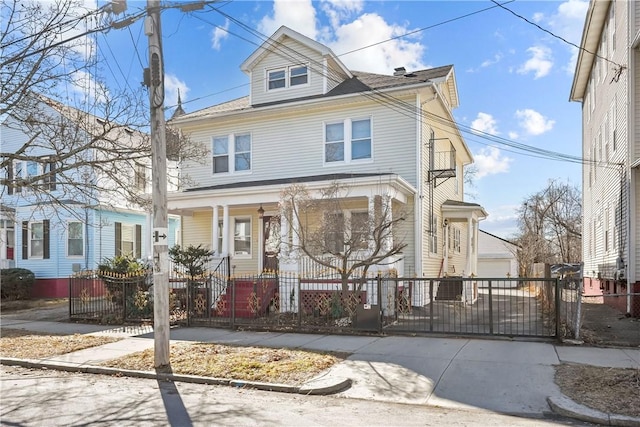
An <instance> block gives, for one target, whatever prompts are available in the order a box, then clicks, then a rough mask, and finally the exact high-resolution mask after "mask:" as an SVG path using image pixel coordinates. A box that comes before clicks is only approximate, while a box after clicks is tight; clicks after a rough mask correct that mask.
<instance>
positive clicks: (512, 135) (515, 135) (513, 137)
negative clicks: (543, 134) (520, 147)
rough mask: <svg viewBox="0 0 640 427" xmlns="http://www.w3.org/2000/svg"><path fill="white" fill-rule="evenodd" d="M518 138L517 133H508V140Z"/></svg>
mask: <svg viewBox="0 0 640 427" xmlns="http://www.w3.org/2000/svg"><path fill="white" fill-rule="evenodd" d="M518 137H520V135H518V132H514V131H510V132H509V139H518Z"/></svg>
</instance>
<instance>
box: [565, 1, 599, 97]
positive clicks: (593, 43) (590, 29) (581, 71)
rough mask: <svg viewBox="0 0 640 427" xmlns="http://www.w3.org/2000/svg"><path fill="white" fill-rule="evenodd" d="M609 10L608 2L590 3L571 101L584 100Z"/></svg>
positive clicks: (574, 75)
mask: <svg viewBox="0 0 640 427" xmlns="http://www.w3.org/2000/svg"><path fill="white" fill-rule="evenodd" d="M608 10H609V2H608V1H594V0H591V1H590V2H589V9H588V10H587V17H586V19H585V23H584V29H583V30H582V40H581V41H580V47H581V49H580V50H579V51H578V61H577V62H576V70H575V72H574V74H573V83H572V84H571V93H570V95H569V100H570V101H582V100H583V99H584V94H585V92H586V90H587V84H588V83H589V76H590V75H591V69H592V67H593V61H594V60H595V55H594V54H593V53H591V52H597V51H598V45H599V44H600V37H601V36H602V29H603V28H604V24H605V22H606V19H607V12H608Z"/></svg>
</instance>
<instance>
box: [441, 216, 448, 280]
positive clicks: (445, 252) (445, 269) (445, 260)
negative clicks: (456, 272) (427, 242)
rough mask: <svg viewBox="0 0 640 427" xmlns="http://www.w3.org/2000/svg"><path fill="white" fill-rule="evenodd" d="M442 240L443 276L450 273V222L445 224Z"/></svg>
mask: <svg viewBox="0 0 640 427" xmlns="http://www.w3.org/2000/svg"><path fill="white" fill-rule="evenodd" d="M443 228H444V233H442V234H443V237H442V238H443V240H444V242H442V244H443V247H444V250H443V251H442V253H443V255H442V257H443V258H442V271H441V272H440V275H441V276H443V277H444V276H446V275H447V274H448V273H449V224H447V225H445V226H444V227H443Z"/></svg>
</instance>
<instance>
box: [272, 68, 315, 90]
mask: <svg viewBox="0 0 640 427" xmlns="http://www.w3.org/2000/svg"><path fill="white" fill-rule="evenodd" d="M308 83H309V67H307V66H306V65H295V66H291V67H286V68H279V69H275V70H268V71H267V90H278V89H285V88H290V87H293V86H301V85H306V84H308Z"/></svg>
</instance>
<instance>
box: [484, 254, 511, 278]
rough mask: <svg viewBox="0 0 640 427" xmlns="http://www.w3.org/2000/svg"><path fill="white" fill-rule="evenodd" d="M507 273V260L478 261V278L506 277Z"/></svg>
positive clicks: (508, 265)
mask: <svg viewBox="0 0 640 427" xmlns="http://www.w3.org/2000/svg"><path fill="white" fill-rule="evenodd" d="M509 271H510V263H509V260H508V259H478V277H496V278H500V277H507V273H508V272H509Z"/></svg>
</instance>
